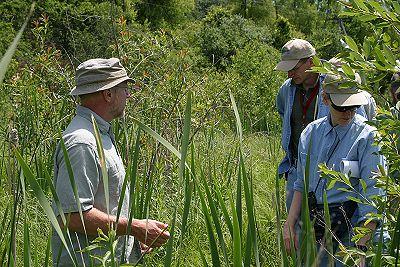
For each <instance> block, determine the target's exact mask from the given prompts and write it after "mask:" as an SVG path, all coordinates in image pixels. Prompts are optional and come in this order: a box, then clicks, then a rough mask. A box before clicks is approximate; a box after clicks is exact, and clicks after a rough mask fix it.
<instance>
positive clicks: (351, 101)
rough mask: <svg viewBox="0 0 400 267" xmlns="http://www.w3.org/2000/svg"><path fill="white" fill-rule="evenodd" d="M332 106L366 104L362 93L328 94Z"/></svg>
mask: <svg viewBox="0 0 400 267" xmlns="http://www.w3.org/2000/svg"><path fill="white" fill-rule="evenodd" d="M329 96H330V98H331V100H332V102H333V104H335V105H336V106H339V107H348V106H361V105H366V104H368V99H367V98H366V97H365V94H364V93H363V92H360V93H357V94H329Z"/></svg>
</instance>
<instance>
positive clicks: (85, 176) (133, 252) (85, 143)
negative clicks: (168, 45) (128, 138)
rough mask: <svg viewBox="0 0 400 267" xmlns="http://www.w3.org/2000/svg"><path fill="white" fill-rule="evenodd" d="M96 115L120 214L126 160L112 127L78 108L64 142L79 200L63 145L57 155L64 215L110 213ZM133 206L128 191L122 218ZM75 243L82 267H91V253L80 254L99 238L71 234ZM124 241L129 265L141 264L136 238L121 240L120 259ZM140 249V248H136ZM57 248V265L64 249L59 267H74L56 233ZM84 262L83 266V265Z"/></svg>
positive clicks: (56, 171)
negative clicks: (97, 134)
mask: <svg viewBox="0 0 400 267" xmlns="http://www.w3.org/2000/svg"><path fill="white" fill-rule="evenodd" d="M92 115H93V116H94V118H95V120H96V122H97V125H98V127H99V132H100V135H101V141H102V144H103V149H104V155H105V159H106V166H107V172H108V179H109V201H110V207H109V210H110V213H111V214H112V215H116V214H117V210H118V201H119V198H120V195H121V191H122V185H123V181H124V178H125V168H124V165H123V162H122V159H121V157H120V155H119V153H118V151H117V149H116V146H115V139H114V135H113V133H112V128H111V124H110V123H108V122H107V121H105V120H103V119H102V118H101V117H100V116H98V115H97V114H96V113H94V112H92V111H91V110H90V109H88V108H85V107H82V106H78V107H77V111H76V116H75V117H74V118H73V119H72V121H71V123H70V124H69V125H68V127H67V129H66V130H65V131H64V133H63V140H64V142H65V146H66V149H67V152H68V156H69V160H70V162H71V167H72V170H73V174H74V179H75V183H76V186H77V191H78V196H79V200H78V201H76V200H75V197H74V192H73V189H72V186H71V182H70V178H69V175H68V171H67V168H66V163H65V159H64V155H63V151H62V148H61V145H60V144H58V147H57V150H56V152H55V155H54V185H55V188H56V192H57V195H58V198H59V200H60V204H61V207H62V212H63V213H64V214H66V213H72V212H78V206H77V203H79V205H80V206H81V208H82V211H86V210H89V209H91V208H96V209H98V210H100V211H103V212H105V213H107V207H106V200H105V192H104V184H103V179H102V173H101V165H100V160H99V155H98V152H97V145H96V140H95V135H94V128H93V124H92V118H91V117H92ZM128 206H129V190H126V191H125V196H124V202H123V205H122V211H121V216H124V217H128ZM53 210H54V213H55V215H56V216H58V215H59V214H60V212H61V211H59V210H58V209H57V207H56V205H55V203H54V200H53ZM70 234H71V239H72V240H71V242H70V241H69V240H68V238H66V240H67V244H69V247H70V248H69V249H70V251H71V253H72V252H75V255H76V257H77V259H78V262H79V266H83V262H85V265H86V266H89V265H88V264H89V256H88V254H87V253H80V252H77V251H78V250H81V249H83V248H85V247H86V246H88V245H90V242H91V241H92V240H94V239H95V238H96V237H97V236H86V235H85V234H81V233H75V232H71V231H70ZM124 239H125V240H126V241H127V243H126V248H125V253H124V255H125V257H124V258H125V260H126V262H127V263H133V262H136V261H137V260H138V258H139V257H140V255H139V254H138V253H140V251H138V249H132V248H133V244H134V238H133V237H127V236H122V237H119V238H118V245H117V253H116V255H117V258H118V259H120V258H121V255H122V248H123V243H124ZM135 247H137V246H135ZM52 248H53V264H54V266H57V259H58V255H59V253H60V249H61V255H60V260H59V261H58V262H59V264H58V266H72V265H73V264H72V261H71V259H70V257H69V255H68V253H67V251H66V249H65V248H64V247H63V245H62V243H61V240H60V238H59V236H58V234H57V233H56V232H55V231H53V236H52ZM105 252H106V251H105V250H101V249H95V250H92V251H91V252H90V253H91V254H92V255H100V256H103V255H104V254H105ZM82 259H84V260H83V262H82Z"/></svg>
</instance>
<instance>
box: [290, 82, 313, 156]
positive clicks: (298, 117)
mask: <svg viewBox="0 0 400 267" xmlns="http://www.w3.org/2000/svg"><path fill="white" fill-rule="evenodd" d="M313 89H314V88H309V89H308V90H304V88H303V87H298V86H296V94H295V96H294V100H293V101H294V102H293V109H292V115H291V116H290V124H291V127H292V129H291V130H292V133H291V135H290V149H291V150H292V152H293V154H292V155H293V157H295V158H297V150H298V145H299V139H300V135H301V132H302V131H303V130H304V128H305V127H306V126H307V125H308V124H309V123H310V122H312V121H314V120H315V119H316V117H317V110H316V106H315V103H317V101H316V100H317V98H318V93H317V95H316V96H315V97H314V100H313V101H312V102H311V104H310V106H309V107H308V109H307V111H306V114H305V115H306V116H305V119H304V121H303V109H302V106H301V105H300V94H302V95H303V106H306V102H307V100H308V99H309V98H310V97H311V94H312V91H313Z"/></svg>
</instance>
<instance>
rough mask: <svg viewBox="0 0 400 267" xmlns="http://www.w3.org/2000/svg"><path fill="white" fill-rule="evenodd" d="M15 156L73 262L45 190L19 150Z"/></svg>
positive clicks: (15, 150)
mask: <svg viewBox="0 0 400 267" xmlns="http://www.w3.org/2000/svg"><path fill="white" fill-rule="evenodd" d="M14 152H15V156H16V158H17V160H18V162H19V164H20V166H21V168H22V171H23V173H24V175H25V178H26V180H27V181H28V183H29V185H30V187H31V188H32V193H33V195H34V196H35V197H36V198H37V199H38V201H39V203H40V205H41V206H42V208H43V210H44V212H45V214H46V216H47V217H48V218H49V220H50V222H51V224H52V225H53V227H54V229H55V230H56V232H57V234H58V236H59V237H60V240H61V243H62V244H63V245H64V248H65V249H66V250H67V252H68V254H69V256H70V258H71V259H72V260H73V257H72V255H71V252H70V251H69V248H68V246H67V243H66V241H65V238H64V235H63V233H62V231H61V228H60V225H59V224H58V221H57V218H56V216H55V214H54V212H53V210H52V209H51V206H50V203H49V201H48V200H47V197H46V195H45V194H44V192H43V190H42V189H41V188H40V186H39V184H38V183H37V181H36V179H35V177H34V175H33V173H32V171H31V169H30V168H29V166H28V165H27V164H26V163H25V161H24V160H23V158H22V156H21V155H20V154H19V152H18V150H17V149H14ZM74 266H76V264H75V261H74Z"/></svg>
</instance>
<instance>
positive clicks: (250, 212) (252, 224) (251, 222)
mask: <svg viewBox="0 0 400 267" xmlns="http://www.w3.org/2000/svg"><path fill="white" fill-rule="evenodd" d="M239 151H240V159H239V160H240V162H239V164H241V165H242V168H241V170H242V173H243V188H244V196H245V201H246V210H247V219H248V227H249V234H250V237H251V239H250V240H251V242H252V246H253V248H254V251H253V252H254V257H255V261H256V266H260V258H259V252H258V242H257V232H256V220H255V219H256V215H255V211H254V200H253V198H252V196H253V192H252V187H251V183H250V181H249V180H250V179H248V177H247V173H246V168H245V165H244V160H243V154H242V151H241V149H239ZM246 256H247V257H251V254H249V255H246ZM248 260H250V259H248Z"/></svg>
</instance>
